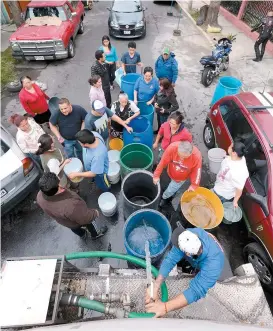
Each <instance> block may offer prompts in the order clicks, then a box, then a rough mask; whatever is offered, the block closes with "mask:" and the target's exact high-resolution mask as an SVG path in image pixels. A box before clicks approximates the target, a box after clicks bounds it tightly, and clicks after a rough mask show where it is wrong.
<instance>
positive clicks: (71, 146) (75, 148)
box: [64, 139, 82, 161]
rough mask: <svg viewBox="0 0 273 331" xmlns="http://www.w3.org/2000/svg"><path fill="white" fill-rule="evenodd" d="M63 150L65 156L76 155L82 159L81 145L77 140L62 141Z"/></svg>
mask: <svg viewBox="0 0 273 331" xmlns="http://www.w3.org/2000/svg"><path fill="white" fill-rule="evenodd" d="M64 150H65V153H66V156H67V158H69V159H70V158H71V157H77V158H78V159H80V160H81V161H82V146H81V145H80V143H79V142H78V141H77V140H66V139H65V141H64Z"/></svg>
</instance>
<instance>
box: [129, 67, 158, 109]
mask: <svg viewBox="0 0 273 331" xmlns="http://www.w3.org/2000/svg"><path fill="white" fill-rule="evenodd" d="M153 73H154V71H153V69H152V68H151V67H145V68H144V72H143V76H141V77H139V79H138V80H137V81H136V83H135V87H134V103H135V104H136V105H137V103H138V101H142V102H146V104H147V105H150V104H152V103H153V101H154V97H155V95H156V93H157V92H158V91H159V83H158V80H157V79H156V78H153Z"/></svg>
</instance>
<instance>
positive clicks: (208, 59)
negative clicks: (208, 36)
mask: <svg viewBox="0 0 273 331" xmlns="http://www.w3.org/2000/svg"><path fill="white" fill-rule="evenodd" d="M213 40H215V41H217V40H216V39H215V38H214V39H213ZM235 40H236V38H235V36H232V35H231V36H229V37H228V38H221V39H219V40H218V42H217V43H216V44H215V46H214V49H213V50H212V55H211V56H203V57H202V58H201V59H200V63H201V64H202V65H203V66H204V69H203V70H202V77H201V83H202V84H203V85H204V86H205V87H208V86H210V84H211V83H212V81H213V79H214V77H216V76H219V74H220V73H221V72H222V71H226V70H228V66H229V53H230V52H231V50H232V43H233V42H234V41H235Z"/></svg>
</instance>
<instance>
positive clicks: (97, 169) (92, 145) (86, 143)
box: [68, 129, 111, 192]
mask: <svg viewBox="0 0 273 331" xmlns="http://www.w3.org/2000/svg"><path fill="white" fill-rule="evenodd" d="M76 139H77V140H78V141H79V143H80V144H81V146H82V148H83V163H84V168H85V171H84V172H71V173H70V174H69V175H68V177H69V178H70V179H71V180H72V179H74V178H76V177H83V178H94V180H95V183H96V185H97V187H98V188H99V189H100V190H101V191H103V192H107V191H109V190H110V189H111V185H110V183H109V180H108V176H107V173H108V168H109V160H108V153H107V148H106V146H105V143H104V141H103V139H102V137H101V136H100V135H99V134H98V133H97V132H91V131H89V130H87V129H84V130H81V131H79V132H78V133H77V134H76Z"/></svg>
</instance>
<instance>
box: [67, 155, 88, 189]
mask: <svg viewBox="0 0 273 331" xmlns="http://www.w3.org/2000/svg"><path fill="white" fill-rule="evenodd" d="M82 171H83V165H82V162H81V160H79V159H78V158H76V157H72V158H71V161H70V162H69V163H67V164H66V165H65V166H64V173H65V174H66V176H67V177H68V176H69V174H70V173H71V172H82ZM82 180H83V177H76V178H74V179H71V181H72V182H73V183H79V182H81V181H82Z"/></svg>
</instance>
